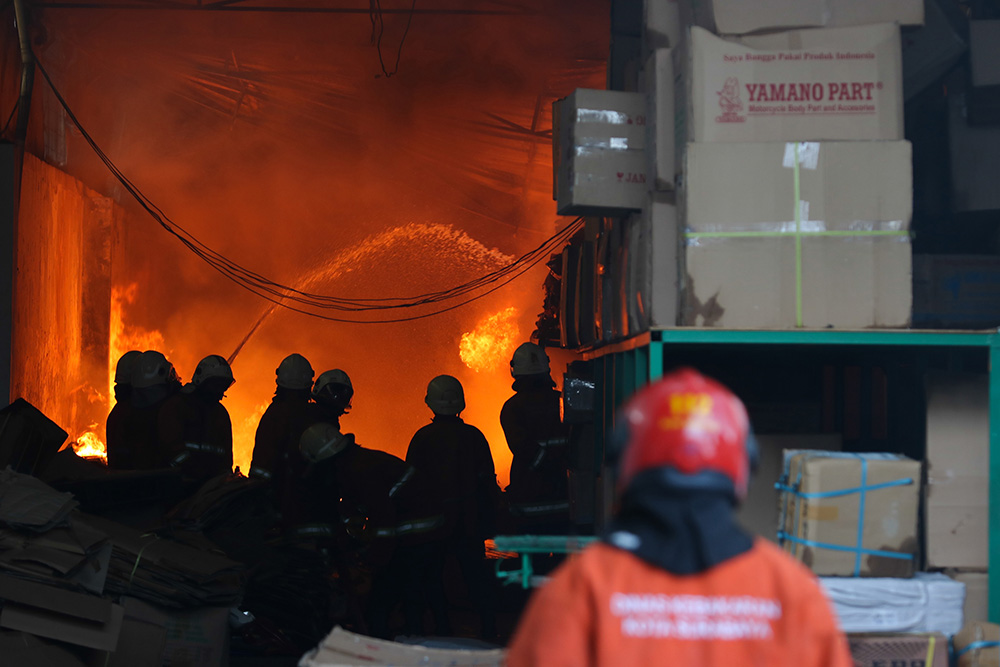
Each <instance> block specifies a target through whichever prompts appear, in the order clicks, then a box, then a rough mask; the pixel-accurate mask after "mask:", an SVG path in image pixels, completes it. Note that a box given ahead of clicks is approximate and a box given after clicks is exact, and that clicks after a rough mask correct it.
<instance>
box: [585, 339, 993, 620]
mask: <svg viewBox="0 0 1000 667" xmlns="http://www.w3.org/2000/svg"><path fill="white" fill-rule="evenodd" d="M706 345H707V346H717V345H718V346H740V345H786V346H806V345H809V346H824V347H851V346H854V347H858V348H862V347H873V346H885V347H923V348H980V349H985V350H986V352H987V372H988V374H989V412H990V434H989V438H990V442H989V446H990V491H989V493H990V499H989V531H990V535H989V569H990V571H991V572H992V573H993V577H992V578H991V581H990V589H989V617H990V620H991V621H993V622H994V623H996V622H1000V330H990V331H914V330H904V331H900V330H867V331H847V330H836V329H823V330H803V329H793V330H775V331H763V330H754V331H745V330H731V329H698V328H661V329H653V330H651V331H649V332H647V333H644V334H641V335H639V336H636V337H634V338H630V339H628V340H626V341H623V342H621V343H617V344H614V345H607V346H604V347H600V348H595V349H592V350H588V351H586V352H584V355H583V356H584V358H585V359H591V360H594V361H596V362H598V363H597V364H596V368H595V375H596V377H595V380H596V383H597V386H598V387H599V388H601V389H600V392H601V393H599V397H600V399H601V401H602V404H603V413H602V414H601V415H600V418H601V420H602V422H601V423H600V424H599V426H605V427H606V426H608V425H610V424H612V423H613V419H614V411H615V409H616V408H617V407H618V406H619V405H620V404H621V403H622V401H624V400H625V399H626V398H627V397H628V396H630V395H631V394H632V393H633V392H634V391H635V390H636V389H637V388H638V387H640V386H642V385H643V384H645V383H646V382H648V381H650V380H653V379H656V378H658V377H659V376H660V375H661V374H662V373H663V360H664V350H665V348H667V347H668V346H671V347H673V346H706ZM601 451H602V448H601V447H598V448H597V457H598V458H600V457H601V456H602V454H601ZM597 464H598V466H600V464H601V461H598V462H597Z"/></svg>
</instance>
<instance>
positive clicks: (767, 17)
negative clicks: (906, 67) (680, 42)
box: [685, 0, 924, 35]
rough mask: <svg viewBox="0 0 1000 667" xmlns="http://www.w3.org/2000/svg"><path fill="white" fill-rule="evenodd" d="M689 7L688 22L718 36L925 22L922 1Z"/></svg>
mask: <svg viewBox="0 0 1000 667" xmlns="http://www.w3.org/2000/svg"><path fill="white" fill-rule="evenodd" d="M688 5H689V6H688V8H686V11H685V14H687V15H688V16H689V17H690V18H689V20H692V21H694V22H695V23H696V24H697V25H700V26H702V27H703V28H705V29H707V30H711V31H713V32H717V33H719V34H721V35H725V34H734V35H741V34H746V33H750V32H757V31H761V30H785V29H788V28H836V27H846V26H861V25H868V24H870V23H892V22H896V23H900V24H902V25H920V24H921V23H923V22H924V3H923V2H922V0H875V1H873V0H768V2H753V1H748V0H688Z"/></svg>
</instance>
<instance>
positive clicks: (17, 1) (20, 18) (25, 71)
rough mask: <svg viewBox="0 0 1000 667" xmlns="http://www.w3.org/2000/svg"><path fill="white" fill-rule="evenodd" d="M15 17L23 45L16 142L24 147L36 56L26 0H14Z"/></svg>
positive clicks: (15, 132)
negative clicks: (32, 48) (29, 27)
mask: <svg viewBox="0 0 1000 667" xmlns="http://www.w3.org/2000/svg"><path fill="white" fill-rule="evenodd" d="M14 17H15V20H16V22H17V41H18V43H19V44H20V46H21V95H20V97H19V99H18V103H17V125H16V126H15V129H14V144H15V145H16V146H18V147H19V148H24V143H25V139H26V138H27V136H28V114H29V112H30V111H31V91H32V89H33V88H34V85H35V56H34V54H33V53H32V52H31V40H30V39H29V37H28V14H27V12H26V11H25V9H24V0H14Z"/></svg>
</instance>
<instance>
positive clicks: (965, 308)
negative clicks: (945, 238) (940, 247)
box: [913, 255, 1000, 329]
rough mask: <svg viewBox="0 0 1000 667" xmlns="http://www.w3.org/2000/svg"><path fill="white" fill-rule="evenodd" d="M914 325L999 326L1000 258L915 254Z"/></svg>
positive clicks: (952, 326) (959, 327)
mask: <svg viewBox="0 0 1000 667" xmlns="http://www.w3.org/2000/svg"><path fill="white" fill-rule="evenodd" d="M913 326H914V327H922V328H948V329H987V328H993V327H1000V257H993V256H989V255H914V256H913Z"/></svg>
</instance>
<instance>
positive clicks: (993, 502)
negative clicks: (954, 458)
mask: <svg viewBox="0 0 1000 667" xmlns="http://www.w3.org/2000/svg"><path fill="white" fill-rule="evenodd" d="M988 363H989V374H990V388H989V392H990V399H989V400H990V408H989V410H990V416H989V423H990V504H989V516H990V519H989V531H990V537H989V545H990V554H989V573H990V578H989V579H988V581H989V593H988V594H989V614H988V615H989V620H990V622H992V623H1000V330H997V331H996V332H995V333H993V335H992V336H991V337H990V346H989V361H988Z"/></svg>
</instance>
